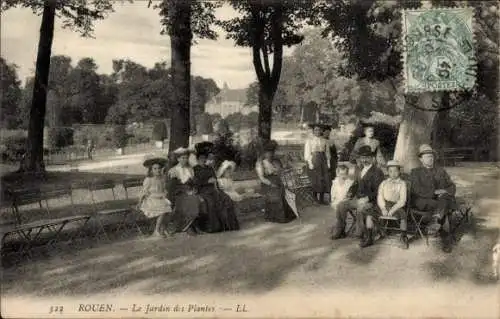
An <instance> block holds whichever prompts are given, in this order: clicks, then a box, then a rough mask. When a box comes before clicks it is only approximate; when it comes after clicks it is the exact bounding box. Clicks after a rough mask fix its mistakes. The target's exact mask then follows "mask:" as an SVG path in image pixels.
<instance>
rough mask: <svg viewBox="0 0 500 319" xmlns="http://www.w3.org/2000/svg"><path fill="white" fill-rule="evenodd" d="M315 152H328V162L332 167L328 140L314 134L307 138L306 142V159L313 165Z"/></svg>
mask: <svg viewBox="0 0 500 319" xmlns="http://www.w3.org/2000/svg"><path fill="white" fill-rule="evenodd" d="M315 152H324V153H325V154H326V162H327V164H328V167H330V158H331V154H330V147H329V144H328V141H327V140H326V139H324V138H322V137H318V136H313V137H311V138H310V139H308V140H306V143H305V144H304V160H305V161H306V162H307V163H308V164H309V165H312V157H313V156H312V155H313V153H315Z"/></svg>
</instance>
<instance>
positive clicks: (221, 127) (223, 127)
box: [214, 119, 232, 136]
mask: <svg viewBox="0 0 500 319" xmlns="http://www.w3.org/2000/svg"><path fill="white" fill-rule="evenodd" d="M214 131H215V133H216V134H217V135H219V136H223V135H227V134H231V135H232V133H231V130H230V128H229V123H228V121H227V120H225V119H220V120H218V121H217V122H216V123H215V127H214Z"/></svg>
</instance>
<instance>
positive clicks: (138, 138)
mask: <svg viewBox="0 0 500 319" xmlns="http://www.w3.org/2000/svg"><path fill="white" fill-rule="evenodd" d="M150 140H151V139H150V138H149V137H147V136H144V135H131V136H130V138H129V139H128V143H129V144H130V145H136V144H145V143H149V142H150Z"/></svg>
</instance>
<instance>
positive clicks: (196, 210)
mask: <svg viewBox="0 0 500 319" xmlns="http://www.w3.org/2000/svg"><path fill="white" fill-rule="evenodd" d="M190 153H191V151H190V150H188V149H186V148H178V149H177V150H176V151H174V154H175V156H176V157H177V164H176V165H174V166H173V167H171V168H170V169H169V170H168V174H167V191H168V199H169V200H170V201H171V202H172V203H173V213H172V215H171V216H170V218H169V219H168V221H167V227H166V235H173V234H174V233H176V232H185V231H187V232H188V234H190V235H195V234H197V233H199V232H201V231H200V229H199V226H198V225H197V224H198V219H199V216H200V213H201V203H200V200H199V197H198V196H196V194H195V189H194V188H195V187H194V170H193V168H192V167H191V166H190V165H189V162H188V161H189V154H190Z"/></svg>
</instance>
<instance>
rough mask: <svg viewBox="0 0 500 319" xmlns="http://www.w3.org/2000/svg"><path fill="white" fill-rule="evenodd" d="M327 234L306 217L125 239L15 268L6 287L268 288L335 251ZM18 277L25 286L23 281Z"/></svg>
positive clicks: (81, 290)
mask: <svg viewBox="0 0 500 319" xmlns="http://www.w3.org/2000/svg"><path fill="white" fill-rule="evenodd" d="M304 229H305V230H304ZM277 230H278V231H277ZM327 240H328V239H327V238H325V236H324V234H323V232H320V231H318V229H317V225H315V224H309V223H307V221H306V222H305V223H304V224H299V223H295V222H292V223H290V224H285V225H279V224H261V225H258V226H256V227H253V228H251V229H247V230H246V231H240V232H227V233H220V234H206V235H201V236H197V237H187V236H186V235H185V234H179V235H177V236H175V237H174V238H172V239H168V240H161V239H160V240H154V239H151V240H150V239H144V240H137V239H136V240H126V241H121V242H117V243H112V244H110V245H103V246H100V247H97V248H92V249H88V250H84V251H69V252H65V253H61V254H60V255H59V256H54V257H53V258H52V259H50V260H44V261H35V262H33V263H31V264H28V265H25V266H22V267H20V268H17V269H8V270H6V271H5V272H4V278H3V282H4V283H3V286H4V287H3V288H4V292H5V293H9V294H20V295H26V294H28V295H33V294H35V295H39V296H42V295H43V296H46V295H60V294H67V295H82V294H95V293H105V292H110V291H112V290H114V289H125V288H127V289H131V290H133V291H137V292H138V293H142V294H155V293H173V292H186V291H198V292H200V291H202V292H227V293H240V292H260V293H262V292H267V291H269V290H272V289H274V288H276V287H278V286H280V285H281V284H282V283H283V281H285V280H287V277H288V276H289V274H290V273H291V272H293V271H297V270H299V271H300V270H301V269H302V268H301V267H305V265H306V264H307V263H308V262H309V263H310V262H311V260H313V261H314V262H318V263H321V262H322V261H324V260H325V259H326V258H327V256H328V255H330V254H331V253H332V249H331V247H328V246H325V242H326V241H327ZM22 269H24V270H27V271H22ZM306 270H307V269H306ZM309 270H311V269H309ZM311 271H314V270H311ZM19 280H22V281H23V284H22V285H18V284H16V283H18V282H19Z"/></svg>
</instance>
